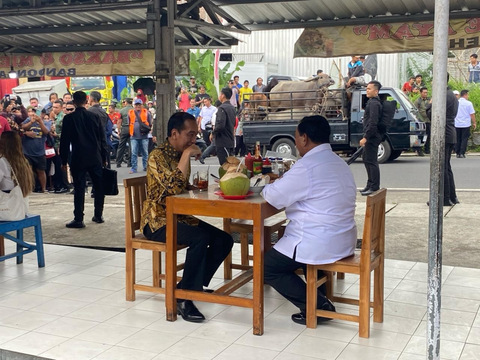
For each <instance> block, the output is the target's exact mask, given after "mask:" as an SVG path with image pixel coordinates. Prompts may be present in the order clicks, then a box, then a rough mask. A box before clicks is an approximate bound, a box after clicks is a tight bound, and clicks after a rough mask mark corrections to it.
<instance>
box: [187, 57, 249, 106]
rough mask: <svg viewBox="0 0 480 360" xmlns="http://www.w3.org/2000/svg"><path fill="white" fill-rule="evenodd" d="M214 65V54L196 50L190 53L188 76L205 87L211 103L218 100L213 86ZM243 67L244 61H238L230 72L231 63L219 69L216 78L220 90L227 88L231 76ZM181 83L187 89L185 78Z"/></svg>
mask: <svg viewBox="0 0 480 360" xmlns="http://www.w3.org/2000/svg"><path fill="white" fill-rule="evenodd" d="M214 63H215V54H214V53H213V52H212V50H207V51H205V52H200V50H197V51H196V52H192V53H190V75H192V76H195V78H196V80H197V84H199V85H204V86H205V89H206V92H207V94H209V95H210V96H211V97H212V99H213V101H215V100H217V99H218V94H217V89H216V88H215V85H214ZM244 65H245V61H240V62H238V63H237V64H236V66H235V68H234V69H232V70H230V67H231V63H227V64H226V65H225V66H224V67H223V68H219V69H218V77H219V84H220V89H222V88H223V87H225V86H227V85H228V81H229V80H230V79H231V78H232V76H233V74H234V73H235V72H237V71H239V70H240V69H241V68H242V66H244ZM182 82H183V84H184V85H185V86H187V87H188V83H189V80H188V79H187V78H183V79H182Z"/></svg>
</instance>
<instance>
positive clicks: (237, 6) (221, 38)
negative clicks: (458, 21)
mask: <svg viewBox="0 0 480 360" xmlns="http://www.w3.org/2000/svg"><path fill="white" fill-rule="evenodd" d="M153 1H160V2H161V4H162V6H164V9H165V10H164V11H166V3H167V0H150V1H145V0H116V1H112V0H95V1H94V0H82V1H79V0H0V18H1V19H2V22H1V25H0V52H15V53H20V52H29V53H43V52H52V51H55V52H58V51H88V50H129V49H131V50H140V49H147V48H152V47H153V45H150V44H153V42H152V41H149V36H150V35H152V34H153V31H152V26H151V22H152V21H155V19H154V18H152V17H151V16H152V15H150V13H153V8H152V4H153ZM177 7H178V16H177V18H176V19H175V43H176V46H177V47H179V48H184V49H185V48H189V49H192V48H225V47H230V46H232V45H236V44H238V40H237V39H236V38H235V32H240V33H248V32H249V31H250V30H266V29H288V28H303V27H321V26H342V25H352V24H368V23H378V22H382V21H383V22H391V21H394V20H396V21H404V20H409V21H413V20H418V21H421V20H422V21H425V20H432V19H433V10H434V0H422V1H419V0H395V1H391V0H335V1H331V0H294V1H282V0H178V1H177ZM450 7H451V9H450V10H451V18H454V17H462V18H467V17H480V2H479V1H478V0H450ZM205 18H209V21H208V22H207V21H204V20H203V19H205Z"/></svg>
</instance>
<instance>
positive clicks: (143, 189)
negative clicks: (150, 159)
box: [123, 176, 186, 301]
mask: <svg viewBox="0 0 480 360" xmlns="http://www.w3.org/2000/svg"><path fill="white" fill-rule="evenodd" d="M123 185H124V186H125V257H126V298H127V301H135V290H140V291H148V292H154V293H158V294H165V288H163V287H162V280H165V275H164V274H162V252H166V251H167V246H166V244H165V243H161V242H157V241H151V240H147V239H146V238H145V237H144V236H143V234H142V233H141V232H140V221H141V215H142V208H143V202H144V201H145V199H146V197H147V177H146V176H140V177H136V178H132V179H124V180H123ZM137 231H139V233H138V234H137V233H136V232H137ZM185 247H186V246H181V245H178V247H177V250H181V249H184V248H185ZM138 249H143V250H151V251H152V253H153V254H152V258H153V263H152V267H153V284H152V286H148V285H140V284H136V283H135V251H136V250H138ZM184 266H185V264H184V263H182V264H178V265H177V271H180V270H182V269H183V268H184Z"/></svg>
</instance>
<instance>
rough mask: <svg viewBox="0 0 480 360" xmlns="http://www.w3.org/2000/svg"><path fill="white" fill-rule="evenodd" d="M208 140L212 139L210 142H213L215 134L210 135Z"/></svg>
mask: <svg viewBox="0 0 480 360" xmlns="http://www.w3.org/2000/svg"><path fill="white" fill-rule="evenodd" d="M208 138H209V139H210V142H212V141H213V134H212V133H210V135H209V136H208Z"/></svg>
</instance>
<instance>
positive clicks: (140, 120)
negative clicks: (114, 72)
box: [128, 99, 152, 174]
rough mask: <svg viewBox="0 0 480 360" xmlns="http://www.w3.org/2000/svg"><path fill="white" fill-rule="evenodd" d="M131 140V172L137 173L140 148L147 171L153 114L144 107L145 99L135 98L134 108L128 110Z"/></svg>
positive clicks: (144, 169)
mask: <svg viewBox="0 0 480 360" xmlns="http://www.w3.org/2000/svg"><path fill="white" fill-rule="evenodd" d="M128 118H129V130H130V142H131V144H132V158H131V163H132V168H131V170H130V174H136V173H137V160H138V148H140V151H141V153H142V162H143V171H147V159H148V134H149V133H150V131H151V128H152V114H151V113H150V112H149V111H148V110H147V109H145V108H144V107H143V101H142V100H140V99H135V100H134V102H133V109H131V110H130V111H129V112H128Z"/></svg>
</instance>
